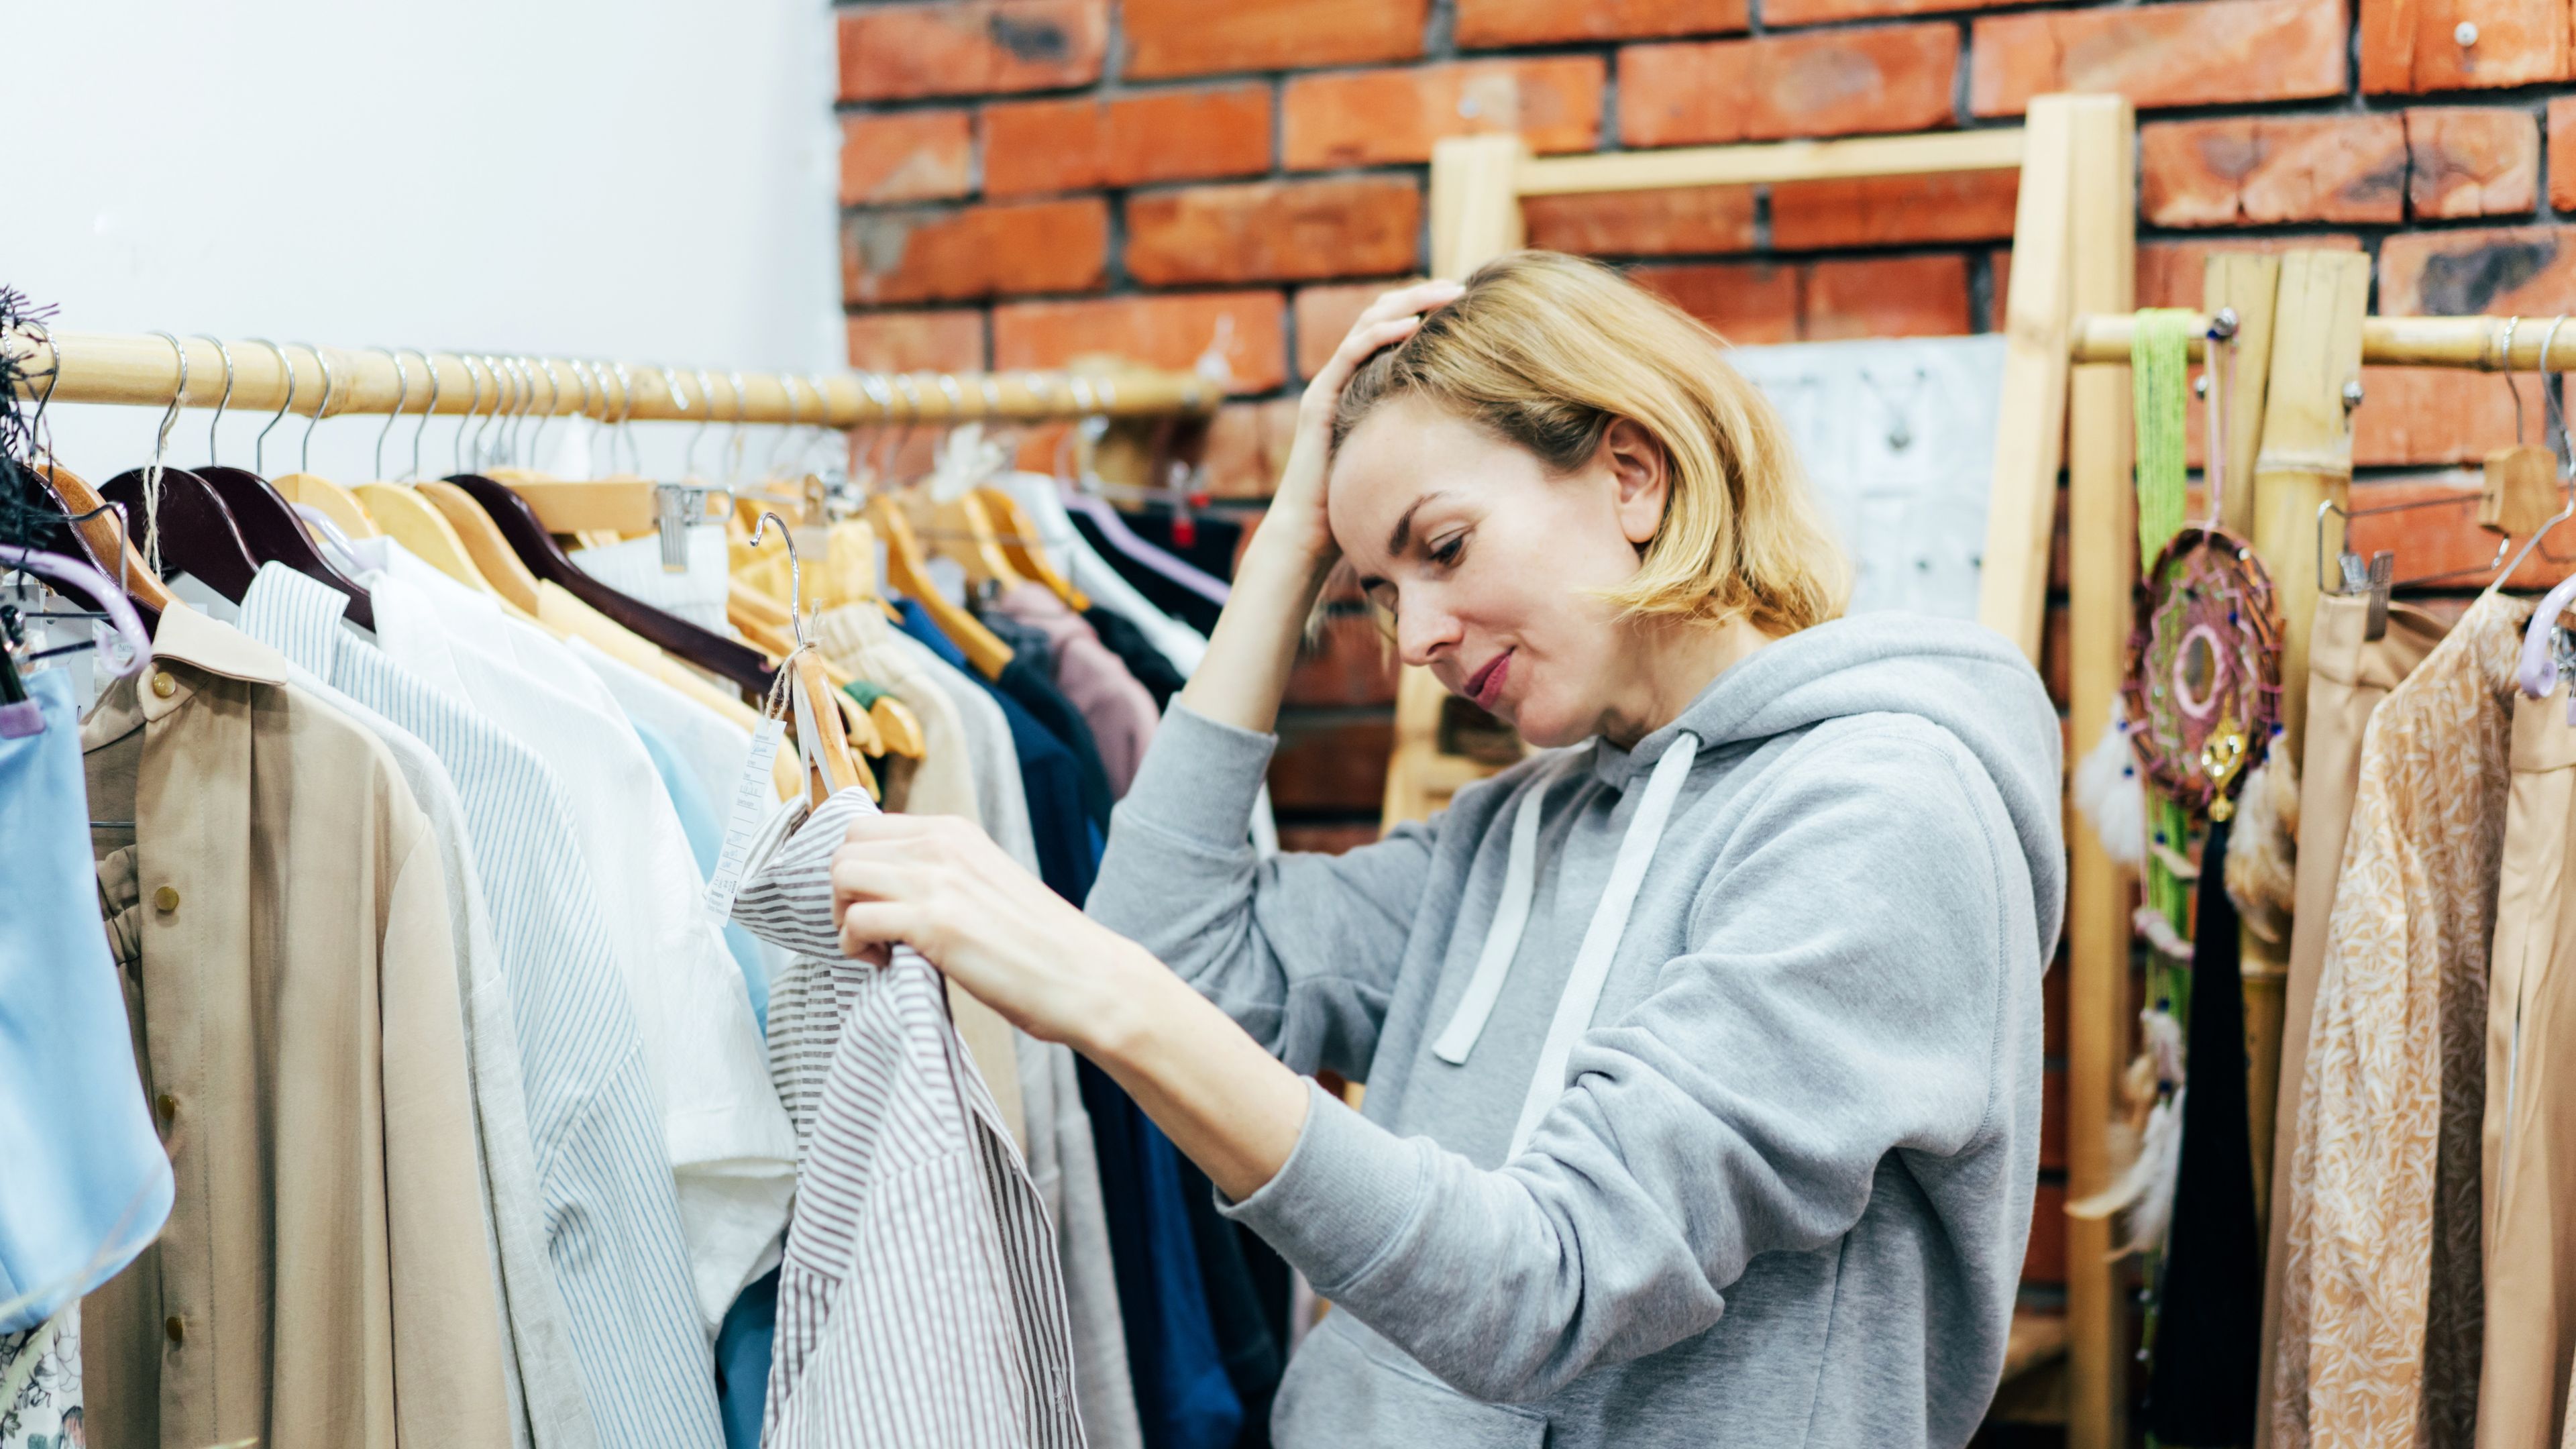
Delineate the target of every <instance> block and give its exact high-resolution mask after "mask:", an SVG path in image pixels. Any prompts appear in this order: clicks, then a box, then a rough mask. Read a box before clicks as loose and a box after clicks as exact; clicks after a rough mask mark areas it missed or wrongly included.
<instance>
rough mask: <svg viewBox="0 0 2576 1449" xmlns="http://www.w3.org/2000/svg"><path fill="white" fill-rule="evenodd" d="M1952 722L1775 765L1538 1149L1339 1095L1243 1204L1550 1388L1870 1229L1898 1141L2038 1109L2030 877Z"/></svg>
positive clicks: (1927, 1163) (1305, 1254)
mask: <svg viewBox="0 0 2576 1449" xmlns="http://www.w3.org/2000/svg"><path fill="white" fill-rule="evenodd" d="M1935 735H1937V731H1932V730H1929V729H1928V728H1926V727H1922V726H1920V725H1919V723H1917V724H1916V725H1915V726H1914V727H1913V728H1910V729H1909V728H1905V727H1903V726H1899V727H1895V728H1876V727H1872V728H1869V729H1866V730H1863V731H1857V732H1847V733H1840V734H1839V735H1838V736H1837V737H1836V738H1835V739H1833V740H1831V741H1826V740H1821V739H1820V740H1813V741H1810V742H1808V746H1809V748H1811V749H1813V750H1814V751H1815V752H1814V753H1813V754H1811V756H1810V757H1809V759H1808V760H1807V761H1806V762H1805V768H1795V769H1786V770H1784V771H1783V772H1782V775H1781V777H1780V778H1778V779H1776V780H1775V781H1773V782H1771V783H1769V784H1767V785H1766V786H1764V787H1763V788H1764V789H1765V792H1766V793H1765V796H1764V797H1763V798H1761V799H1758V800H1756V801H1754V802H1751V804H1750V807H1749V809H1748V812H1747V814H1746V815H1745V817H1744V818H1743V819H1742V821H1741V823H1740V824H1738V825H1737V826H1736V827H1735V828H1734V829H1733V830H1732V831H1731V832H1730V836H1731V839H1732V840H1733V841H1735V842H1737V843H1736V844H1734V845H1731V846H1729V847H1728V849H1727V850H1726V851H1725V852H1724V853H1723V854H1722V855H1721V856H1720V858H1719V861H1718V863H1717V866H1716V868H1715V869H1714V871H1713V872H1712V874H1711V876H1710V878H1709V879H1708V880H1707V881H1706V882H1704V883H1703V884H1702V885H1701V886H1700V887H1699V888H1698V889H1697V891H1696V893H1695V895H1694V897H1693V903H1692V908H1691V921H1692V925H1691V928H1690V933H1689V938H1690V942H1691V945H1690V949H1689V950H1688V952H1687V953H1686V954H1684V955H1681V956H1678V957H1675V958H1674V959H1672V960H1671V961H1670V962H1668V963H1667V964H1666V965H1665V966H1664V968H1663V969H1662V971H1661V973H1660V975H1659V976H1658V978H1657V980H1656V983H1655V986H1654V988H1653V989H1652V991H1651V992H1650V993H1649V994H1648V995H1647V996H1646V997H1645V998H1644V999H1643V1000H1642V1001H1640V1002H1638V1003H1637V1004H1636V1005H1635V1006H1633V1007H1632V1008H1630V1009H1629V1010H1627V1011H1625V1012H1624V1013H1622V1014H1621V1015H1620V1016H1618V1017H1617V1018H1616V1019H1612V1020H1604V1021H1601V1022H1598V1023H1596V1024H1595V1025H1594V1026H1593V1028H1592V1029H1591V1030H1590V1031H1589V1032H1587V1033H1586V1034H1585V1035H1584V1036H1583V1037H1582V1038H1581V1040H1580V1042H1579V1044H1578V1045H1577V1047H1576V1049H1575V1052H1574V1055H1573V1058H1572V1060H1571V1062H1570V1064H1569V1081H1570V1085H1569V1086H1568V1087H1567V1089H1566V1092H1565V1095H1564V1096H1563V1097H1562V1098H1561V1099H1560V1100H1559V1101H1558V1102H1557V1104H1556V1106H1555V1108H1554V1109H1553V1110H1552V1111H1551V1112H1550V1113H1549V1114H1548V1115H1547V1117H1546V1118H1545V1119H1544V1121H1543V1122H1542V1124H1541V1126H1540V1127H1539V1129H1538V1131H1537V1134H1536V1136H1535V1138H1534V1139H1533V1141H1532V1143H1531V1146H1530V1147H1529V1149H1528V1150H1527V1151H1526V1152H1524V1153H1523V1154H1522V1155H1521V1156H1519V1157H1517V1158H1514V1159H1512V1160H1511V1161H1509V1162H1507V1163H1505V1164H1504V1165H1502V1166H1501V1167H1500V1168H1498V1169H1493V1170H1487V1169H1482V1168H1479V1167H1478V1166H1476V1165H1475V1164H1474V1163H1473V1162H1471V1161H1470V1160H1468V1159H1467V1158H1466V1157H1464V1156H1461V1155H1460V1154H1458V1153H1456V1152H1452V1151H1449V1150H1447V1149H1445V1148H1442V1147H1440V1146H1437V1145H1435V1144H1434V1143H1432V1142H1430V1141H1429V1140H1427V1139H1423V1138H1418V1137H1411V1138H1399V1137H1397V1136H1395V1135H1393V1134H1392V1133H1390V1132H1388V1131H1387V1130H1385V1129H1384V1128H1382V1127H1380V1126H1378V1125H1377V1124H1375V1123H1373V1122H1370V1121H1368V1120H1366V1119H1364V1118H1362V1117H1361V1116H1360V1115H1358V1114H1357V1113H1355V1112H1352V1111H1351V1110H1350V1109H1349V1108H1347V1107H1345V1106H1344V1105H1343V1104H1342V1103H1341V1102H1339V1101H1338V1100H1336V1099H1334V1098H1333V1097H1332V1096H1330V1095H1329V1094H1326V1093H1323V1092H1320V1091H1319V1092H1317V1093H1315V1094H1314V1097H1313V1101H1312V1103H1311V1105H1310V1107H1309V1110H1308V1114H1307V1119H1306V1126H1305V1130H1304V1132H1303V1133H1302V1135H1301V1136H1300V1138H1299V1140H1298V1143H1297V1145H1296V1148H1295V1149H1294V1151H1293V1152H1292V1153H1291V1154H1290V1157H1289V1159H1288V1162H1287V1163H1286V1165H1285V1166H1284V1167H1283V1168H1282V1169H1281V1170H1280V1172H1279V1174H1278V1176H1276V1177H1275V1178H1273V1179H1272V1180H1271V1181H1270V1182H1269V1183H1268V1184H1266V1185H1265V1186H1263V1187H1262V1188H1261V1189H1260V1190H1259V1191H1258V1192H1256V1193H1254V1194H1253V1195H1252V1196H1250V1197H1249V1198H1246V1199H1245V1200H1244V1201H1242V1202H1241V1203H1239V1204H1233V1205H1230V1206H1229V1207H1228V1208H1227V1209H1226V1211H1227V1213H1228V1215H1229V1216H1232V1217H1235V1218H1237V1219H1238V1220H1240V1221H1242V1222H1245V1223H1247V1224H1249V1225H1250V1226H1252V1227H1253V1228H1254V1229H1256V1230H1257V1231H1259V1232H1260V1233H1261V1234H1262V1236H1263V1237H1265V1238H1266V1239H1268V1240H1269V1241H1270V1242H1271V1243H1272V1244H1273V1245H1274V1246H1275V1247H1277V1248H1278V1250H1279V1251H1280V1253H1281V1254H1282V1255H1283V1256H1284V1257H1286V1258H1287V1260H1288V1261H1289V1262H1291V1263H1293V1264H1295V1265H1296V1266H1297V1267H1298V1268H1300V1269H1302V1270H1304V1272H1305V1273H1306V1275H1307V1277H1308V1278H1309V1279H1311V1280H1312V1281H1313V1283H1314V1285H1315V1289H1316V1291H1317V1292H1318V1293H1319V1294H1321V1295H1322V1296H1324V1297H1326V1298H1329V1299H1331V1300H1332V1301H1333V1302H1334V1303H1335V1304H1336V1305H1337V1306H1339V1307H1341V1308H1343V1309H1345V1310H1347V1311H1348V1312H1350V1313H1351V1314H1353V1315H1354V1316H1355V1317H1356V1318H1357V1319H1358V1320H1359V1321H1360V1322H1362V1323H1365V1324H1367V1325H1368V1326H1369V1327H1371V1328H1373V1329H1376V1330H1377V1331H1378V1332H1379V1333H1381V1334H1383V1335H1385V1336H1386V1337H1387V1338H1388V1339H1389V1340H1390V1341H1392V1342H1393V1343H1394V1344H1396V1345H1397V1346H1398V1347H1400V1348H1402V1349H1403V1350H1405V1351H1406V1352H1407V1353H1409V1354H1411V1355H1412V1356H1413V1357H1414V1358H1415V1359H1416V1360H1418V1361H1419V1362H1420V1363H1421V1364H1422V1365H1423V1366H1424V1367H1426V1368H1428V1369H1430V1370H1431V1371H1432V1372H1433V1373H1435V1374H1437V1375H1439V1376H1440V1377H1441V1378H1442V1379H1444V1380H1446V1381H1447V1382H1448V1383H1450V1384H1451V1385H1452V1386H1454V1387H1456V1388H1458V1389H1459V1390H1460V1391H1462V1392H1464V1393H1467V1394H1469V1395H1471V1396H1474V1397H1476V1398H1480V1399H1485V1400H1490V1401H1503V1402H1511V1401H1527V1400H1532V1399H1537V1398H1541V1397H1543V1396H1545V1395H1547V1394H1550V1393H1553V1392H1554V1391H1556V1390H1558V1389H1560V1388H1562V1387H1564V1386H1565V1385H1566V1384H1567V1383H1569V1382H1570V1381H1572V1380H1573V1379H1574V1378H1575V1376H1576V1375H1578V1374H1580V1373H1582V1372H1584V1371H1585V1370H1586V1369H1588V1368H1590V1367H1592V1366H1594V1365H1595V1364H1599V1363H1603V1362H1616V1361H1619V1360H1623V1359H1628V1358H1634V1357H1637V1356H1640V1355H1643V1354H1647V1353H1651V1352H1654V1351H1655V1350H1658V1349H1661V1348H1664V1347H1667V1346H1669V1345H1671V1344H1673V1343H1676V1342H1679V1341H1680V1340H1682V1339H1684V1338H1686V1337H1689V1336H1691V1335H1693V1334H1696V1333H1699V1332H1701V1331H1702V1330H1704V1329H1706V1328H1708V1327H1709V1326H1710V1325H1711V1324H1713V1323H1715V1322H1716V1321H1717V1320H1718V1318H1719V1316H1720V1315H1721V1314H1722V1313H1723V1312H1724V1311H1725V1307H1726V1299H1725V1294H1726V1291H1727V1290H1728V1288H1729V1287H1730V1286H1731V1285H1732V1284H1733V1283H1734V1282H1735V1280H1736V1279H1737V1278H1738V1277H1739V1276H1740V1275H1742V1273H1743V1272H1744V1270H1745V1266H1746V1264H1747V1263H1748V1262H1749V1261H1750V1260H1751V1259H1752V1258H1753V1257H1754V1256H1755V1255H1756V1254H1759V1253H1765V1252H1792V1253H1794V1252H1804V1251H1809V1250H1813V1249H1816V1248H1819V1247H1822V1246H1824V1245H1827V1244H1830V1243H1832V1242H1834V1241H1835V1240H1836V1239H1838V1238H1840V1237H1841V1236H1842V1235H1843V1234H1845V1233H1846V1232H1848V1231H1849V1230H1850V1229H1851V1228H1852V1227H1853V1225H1854V1224H1855V1223H1857V1222H1858V1221H1859V1219H1860V1216H1861V1213H1862V1211H1863V1210H1864V1209H1865V1208H1867V1207H1868V1205H1869V1201H1870V1195H1871V1192H1872V1189H1873V1186H1874V1184H1876V1183H1877V1182H1878V1181H1880V1169H1881V1165H1882V1163H1883V1162H1884V1161H1885V1160H1886V1159H1888V1157H1889V1155H1890V1154H1891V1153H1900V1154H1904V1156H1903V1158H1901V1159H1900V1161H1901V1162H1902V1167H1898V1168H1896V1169H1895V1170H1904V1169H1906V1168H1910V1169H1912V1170H1913V1171H1915V1172H1916V1173H1918V1174H1927V1173H1937V1172H1939V1171H1940V1170H1941V1169H1940V1165H1939V1160H1940V1159H1945V1158H1949V1157H1953V1156H1955V1155H1957V1154H1960V1153H1961V1152H1963V1151H1964V1150H1965V1149H1967V1148H1969V1147H1971V1146H1972V1145H1977V1144H1980V1143H1982V1142H1985V1141H1987V1140H1989V1139H1990V1138H1991V1137H1993V1136H1994V1135H1996V1134H2001V1133H2009V1132H2012V1131H2014V1130H2016V1129H2015V1126H2014V1122H2015V1118H2014V1114H2013V1113H2012V1112H2011V1111H2009V1110H2007V1109H2005V1108H2002V1107H1999V1106H1998V1101H1999V1095H2000V1094H2001V1093H2002V1092H2003V1090H2004V1089H2005V1087H2006V1085H2007V1082H2008V1074H2009V1073H2010V1072H2012V1071H2015V1070H2019V1069H2020V1067H2019V1065H2018V1064H2017V1059H2007V1058H2006V1057H2005V1056H2004V1055H2003V1054H2002V1046H2001V1043H2002V1042H2003V1041H2004V1040H2005V1039H2006V1038H2005V1036H2004V1032H2003V1023H2004V1020H2005V1017H2004V1013H2005V1012H2006V1011H2007V1010H2013V1009H2021V1008H2017V1007H2015V1006H2014V1005H2013V1004H2012V1003H2013V998H2008V997H2007V996H2006V995H2005V993H2006V991H2007V989H2008V988H2011V989H2026V990H2027V991H2028V992H2029V994H2030V995H2031V996H2032V997H2033V998H2034V999H2033V1001H2032V1002H2031V1003H2029V1006H2030V1007H2032V1008H2035V1004H2036V1003H2035V998H2036V994H2037V990H2038V986H2037V983H2038V979H2039V969H2038V963H2037V961H2036V960H2035V954H2036V948H2035V937H2034V936H2033V934H2032V933H2031V932H2030V930H2029V928H2028V926H2027V924H2026V920H2027V917H2026V911H2027V902H2028V900H2029V891H2030V886H2029V881H2028V877H2027V872H2026V868H2025V867H2024V866H2023V864H2022V858H2021V854H2020V851H2019V848H2018V846H2017V844H2016V843H2015V837H2014V836H2013V834H2012V830H2011V826H2010V822H2009V820H2008V817H2007V816H2006V814H2005V811H2004V807H2003V803H2002V799H2001V797H2000V796H1999V794H1998V793H1997V792H1996V790H1995V788H1994V785H1993V784H1992V782H1991V781H1990V780H1988V779H1987V777H1986V776H1985V774H1984V773H1983V772H1982V771H1981V770H1980V769H1979V768H1978V767H1977V766H1976V764H1975V763H1974V761H1973V760H1972V758H1971V757H1970V756H1969V755H1968V754H1967V752H1966V751H1965V749H1964V748H1962V747H1960V746H1959V745H1958V744H1957V742H1956V741H1955V740H1951V739H1949V738H1947V737H1946V736H1939V737H1937V738H1936V737H1933V736H1935ZM1785 763H1787V762H1784V764H1785ZM2016 892H2018V893H2019V899H2020V900H2021V902H2023V903H2024V905H2023V907H2022V911H2023V914H2021V915H2019V916H2017V915H2016V913H2015V909H2014V907H2013V904H2012V903H2013V901H2014V899H2015V894H2014V893H2016ZM2016 922H2023V923H2021V924H2017V923H2016ZM2028 1065H2030V1066H2032V1067H2035V1066H2036V1063H2035V1062H2034V1063H2030V1064H2028ZM2002 1100H2003V1101H2005V1102H2007V1103H2008V1102H2009V1101H2010V1098H2009V1097H2003V1098H2002ZM1999 1190H2000V1189H1999ZM2009 1256H2012V1257H2013V1258H2015V1259H2016V1261H2017V1259H2018V1255H2017V1254H2011V1255H2009Z"/></svg>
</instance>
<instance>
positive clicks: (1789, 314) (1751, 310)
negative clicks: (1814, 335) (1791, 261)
mask: <svg viewBox="0 0 2576 1449" xmlns="http://www.w3.org/2000/svg"><path fill="white" fill-rule="evenodd" d="M1798 270H1799V269H1798V268H1797V267H1795V266H1791V265H1788V264H1786V263H1781V262H1695V263H1683V264H1681V265H1676V266H1646V267H1637V268H1634V269H1632V270H1631V271H1630V272H1629V273H1628V275H1629V276H1630V277H1631V278H1632V279H1634V280H1635V281H1636V283H1637V285H1639V286H1641V287H1644V288H1645V289H1646V290H1647V291H1650V292H1654V293H1657V294H1659V295H1661V296H1663V297H1665V298H1668V299H1670V300H1671V302H1672V303H1673V305H1675V306H1677V307H1679V308H1681V309H1682V310H1683V311H1685V312H1688V313H1689V314H1691V315H1692V316H1694V317H1697V318H1698V319H1699V320H1701V321H1702V322H1705V323H1707V324H1708V325H1709V326H1711V327H1713V328H1715V329H1717V333H1718V335H1719V336H1721V337H1724V338H1725V339H1726V340H1727V341H1729V342H1733V343H1736V344H1738V345H1740V346H1760V345H1763V344H1766V343H1773V342H1795V341H1797V340H1798Z"/></svg>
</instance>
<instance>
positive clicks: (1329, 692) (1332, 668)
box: [1283, 614, 1396, 707]
mask: <svg viewBox="0 0 2576 1449" xmlns="http://www.w3.org/2000/svg"><path fill="white" fill-rule="evenodd" d="M1395 672H1396V662H1395V649H1394V647H1393V641H1391V640H1389V639H1388V638H1387V636H1386V635H1385V634H1384V633H1383V632H1382V631H1380V629H1379V628H1378V622H1377V617H1376V616H1375V615H1373V614H1334V615H1330V616H1328V617H1327V618H1326V619H1325V620H1324V627H1323V628H1322V629H1321V630H1320V631H1319V633H1318V636H1317V637H1316V638H1315V639H1314V641H1313V642H1311V643H1309V644H1307V645H1306V646H1305V647H1304V648H1302V649H1300V650H1299V651H1298V654H1297V666H1296V668H1295V669H1293V670H1291V671H1290V672H1289V675H1288V692H1287V694H1286V695H1285V696H1284V697H1283V702H1284V703H1286V704H1288V705H1290V706H1305V707H1324V706H1336V705H1390V706H1391V705H1393V704H1394V703H1395Z"/></svg>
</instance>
